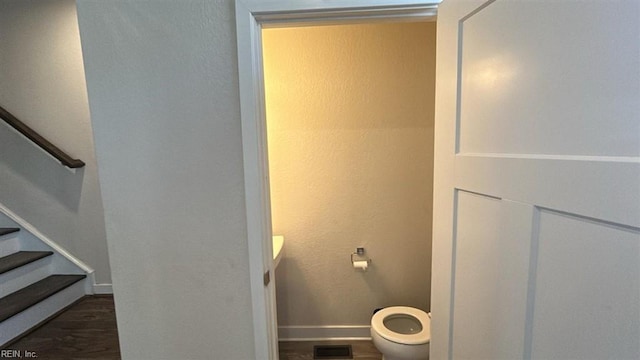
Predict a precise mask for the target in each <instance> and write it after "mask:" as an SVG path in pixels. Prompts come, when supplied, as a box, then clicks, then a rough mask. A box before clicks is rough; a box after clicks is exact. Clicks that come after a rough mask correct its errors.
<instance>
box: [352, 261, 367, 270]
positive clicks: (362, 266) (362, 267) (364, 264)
mask: <svg viewBox="0 0 640 360" xmlns="http://www.w3.org/2000/svg"><path fill="white" fill-rule="evenodd" d="M368 267H369V262H368V261H366V260H361V261H354V262H353V268H354V269H360V270H362V271H367V268H368Z"/></svg>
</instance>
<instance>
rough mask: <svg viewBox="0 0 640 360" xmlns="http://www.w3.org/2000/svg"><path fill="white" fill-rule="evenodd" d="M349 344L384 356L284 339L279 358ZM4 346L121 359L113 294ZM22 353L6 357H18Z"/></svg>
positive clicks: (44, 355) (42, 356)
mask: <svg viewBox="0 0 640 360" xmlns="http://www.w3.org/2000/svg"><path fill="white" fill-rule="evenodd" d="M335 344H339V345H344V344H350V345H351V346H352V349H353V359H355V360H381V359H382V354H380V352H378V350H377V349H376V348H375V346H373V343H372V342H371V341H281V342H280V343H279V347H280V360H313V346H314V345H335ZM4 349H5V350H18V351H20V356H21V358H26V357H25V353H26V352H27V351H28V352H30V353H32V354H33V355H36V356H37V359H39V360H81V359H83V360H89V359H92V360H120V345H119V343H118V330H117V327H116V313H115V307H114V304H113V296H109V295H100V296H88V297H85V298H84V299H82V300H80V301H79V302H78V303H76V304H74V305H73V306H71V307H70V308H69V309H68V310H67V311H65V312H63V313H61V314H60V315H58V316H57V317H55V318H54V319H52V320H51V321H49V322H48V323H46V324H44V325H43V326H41V327H39V328H38V329H36V330H35V331H33V332H31V333H30V334H28V335H27V336H25V337H23V338H21V339H20V340H18V341H17V342H15V343H13V344H9V345H8V346H6V347H5V348H4ZM18 358H20V357H14V358H12V357H6V356H5V357H3V359H18Z"/></svg>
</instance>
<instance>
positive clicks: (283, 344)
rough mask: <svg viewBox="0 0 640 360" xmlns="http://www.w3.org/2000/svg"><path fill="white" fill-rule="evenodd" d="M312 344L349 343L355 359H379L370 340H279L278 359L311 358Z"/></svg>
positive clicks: (303, 359)
mask: <svg viewBox="0 0 640 360" xmlns="http://www.w3.org/2000/svg"><path fill="white" fill-rule="evenodd" d="M313 345H351V349H352V351H353V358H354V359H356V360H381V359H382V354H381V353H380V352H379V351H378V350H377V349H376V347H375V346H373V343H372V342H371V341H280V343H279V348H280V360H313Z"/></svg>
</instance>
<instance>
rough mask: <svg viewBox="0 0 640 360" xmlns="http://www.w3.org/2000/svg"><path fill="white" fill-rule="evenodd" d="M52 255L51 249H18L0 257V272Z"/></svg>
mask: <svg viewBox="0 0 640 360" xmlns="http://www.w3.org/2000/svg"><path fill="white" fill-rule="evenodd" d="M50 255H53V252H52V251H18V252H17V253H13V254H11V255H8V256H5V257H1V258H0V274H4V273H6V272H7V271H11V270H13V269H15V268H19V267H20V266H22V265H27V264H29V263H32V262H34V261H36V260H40V259H42V258H44V257H47V256H50Z"/></svg>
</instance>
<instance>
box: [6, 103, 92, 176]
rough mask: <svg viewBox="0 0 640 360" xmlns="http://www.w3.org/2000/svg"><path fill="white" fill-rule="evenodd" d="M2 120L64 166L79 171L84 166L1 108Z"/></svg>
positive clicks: (80, 161) (81, 162)
mask: <svg viewBox="0 0 640 360" xmlns="http://www.w3.org/2000/svg"><path fill="white" fill-rule="evenodd" d="M0 118H1V119H2V120H4V121H5V122H6V123H7V124H9V125H10V126H11V127H12V128H14V129H16V130H17V131H18V132H19V133H20V134H22V135H24V136H25V137H26V138H27V139H29V140H31V141H33V142H34V143H35V144H36V145H38V146H40V147H41V148H42V149H43V150H44V151H46V152H48V153H49V154H50V155H51V156H53V157H54V158H56V159H58V161H60V162H61V163H62V165H64V166H66V167H68V168H71V169H77V168H81V167H83V166H84V162H83V161H82V160H79V159H74V158H72V157H71V156H69V155H68V154H67V153H65V152H64V151H62V150H60V149H59V148H58V147H57V146H55V145H53V144H52V143H50V142H49V140H47V139H45V138H44V137H42V135H40V134H38V133H37V132H35V131H34V130H33V129H32V128H30V127H28V126H27V125H26V124H25V123H23V122H22V121H20V120H18V119H17V118H16V117H15V116H13V115H12V114H11V113H10V112H8V111H7V110H5V109H4V108H3V107H1V106H0Z"/></svg>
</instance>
